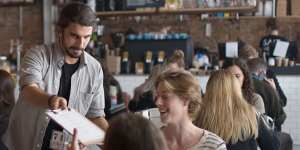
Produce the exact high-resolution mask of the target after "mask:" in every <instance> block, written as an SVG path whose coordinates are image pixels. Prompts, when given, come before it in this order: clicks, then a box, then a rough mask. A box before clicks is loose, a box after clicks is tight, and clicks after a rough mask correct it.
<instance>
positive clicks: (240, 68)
mask: <svg viewBox="0 0 300 150" xmlns="http://www.w3.org/2000/svg"><path fill="white" fill-rule="evenodd" d="M223 68H224V69H226V70H228V71H229V72H231V73H232V74H233V75H234V76H235V77H236V78H237V79H238V81H239V83H240V85H241V88H242V92H243V96H244V98H245V99H246V101H247V102H248V103H249V104H251V105H253V106H254V107H255V109H256V111H258V112H260V113H265V105H264V101H263V99H262V97H261V96H260V95H259V94H257V93H255V91H254V87H253V83H252V78H251V74H250V72H249V68H248V65H247V62H246V61H245V60H243V59H238V58H233V59H229V58H228V59H225V62H224V64H223Z"/></svg>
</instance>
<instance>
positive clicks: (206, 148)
mask: <svg viewBox="0 0 300 150" xmlns="http://www.w3.org/2000/svg"><path fill="white" fill-rule="evenodd" d="M200 149H201V150H226V149H227V148H226V143H225V142H224V140H223V139H222V138H220V137H219V136H217V135H216V134H214V133H212V132H209V131H207V130H204V135H203V136H202V138H201V139H200V141H199V142H198V144H196V145H195V146H194V148H193V149H191V150H200Z"/></svg>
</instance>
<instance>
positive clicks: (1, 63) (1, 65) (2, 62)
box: [0, 56, 10, 72]
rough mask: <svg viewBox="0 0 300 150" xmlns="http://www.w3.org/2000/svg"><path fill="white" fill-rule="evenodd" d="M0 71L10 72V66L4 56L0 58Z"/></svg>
mask: <svg viewBox="0 0 300 150" xmlns="http://www.w3.org/2000/svg"><path fill="white" fill-rule="evenodd" d="M0 69H2V70H5V71H7V72H10V65H9V62H8V61H7V57H6V56H0Z"/></svg>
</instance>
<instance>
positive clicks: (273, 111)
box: [253, 79, 286, 129]
mask: <svg viewBox="0 0 300 150" xmlns="http://www.w3.org/2000/svg"><path fill="white" fill-rule="evenodd" d="M253 85H254V90H255V92H256V93H258V94H259V95H260V96H261V97H262V98H263V101H264V104H265V111H266V114H267V115H268V116H270V117H271V118H272V119H273V120H274V121H275V127H276V128H277V129H281V128H280V127H281V125H282V124H283V122H284V120H285V119H286V114H285V112H284V111H283V108H282V106H281V104H280V99H279V96H278V94H277V92H276V91H275V90H274V89H273V88H272V87H271V86H270V85H269V84H268V83H266V81H259V80H256V79H253Z"/></svg>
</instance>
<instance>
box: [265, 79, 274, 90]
mask: <svg viewBox="0 0 300 150" xmlns="http://www.w3.org/2000/svg"><path fill="white" fill-rule="evenodd" d="M265 81H267V83H268V84H269V85H270V86H271V87H272V88H273V89H274V90H276V84H275V81H274V80H273V79H272V78H265Z"/></svg>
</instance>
